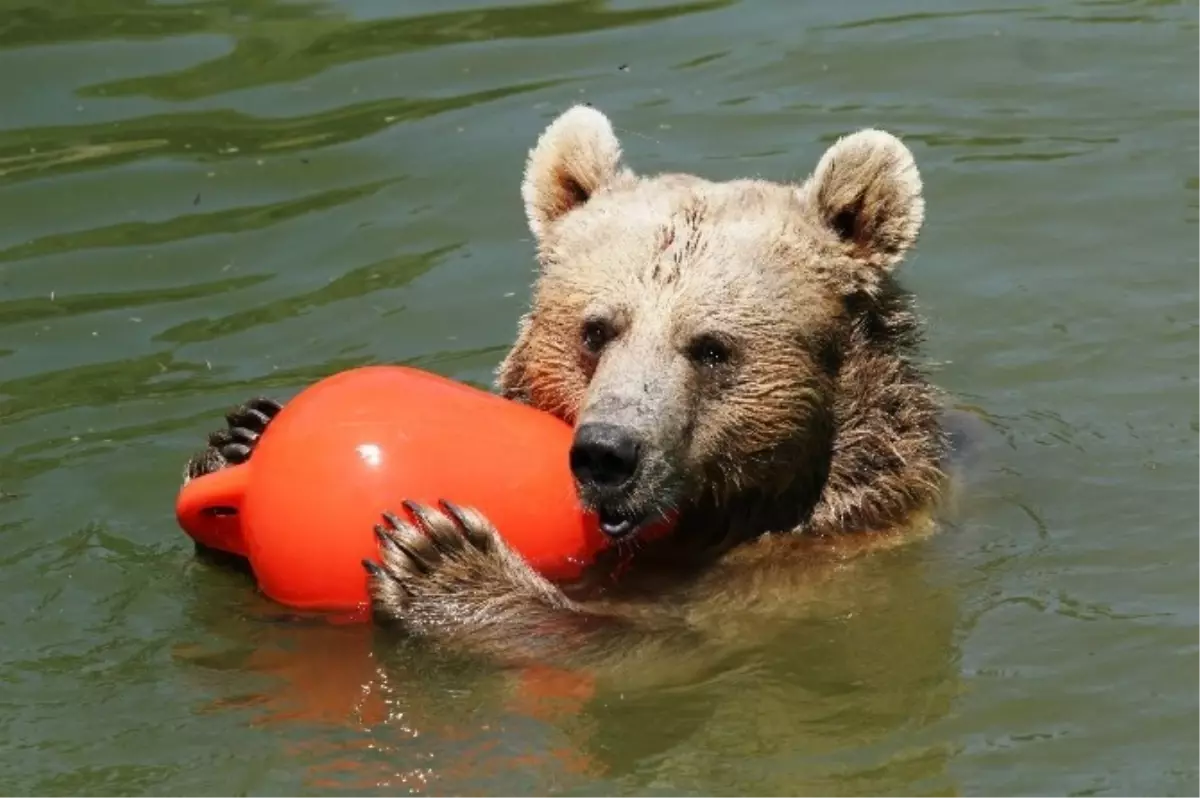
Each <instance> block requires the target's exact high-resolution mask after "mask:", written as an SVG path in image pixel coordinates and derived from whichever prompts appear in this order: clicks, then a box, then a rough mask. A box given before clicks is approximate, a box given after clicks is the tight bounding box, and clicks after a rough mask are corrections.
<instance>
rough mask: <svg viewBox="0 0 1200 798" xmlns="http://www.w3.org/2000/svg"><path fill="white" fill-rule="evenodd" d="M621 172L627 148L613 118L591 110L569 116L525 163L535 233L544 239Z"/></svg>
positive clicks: (529, 212)
mask: <svg viewBox="0 0 1200 798" xmlns="http://www.w3.org/2000/svg"><path fill="white" fill-rule="evenodd" d="M620 171H621V143H620V142H619V141H617V137H616V135H615V134H614V133H613V129H612V125H611V124H610V123H609V121H608V117H606V116H605V115H604V114H602V113H600V112H599V111H597V110H596V109H595V108H592V107H590V106H586V105H577V106H575V107H573V108H571V109H570V110H568V111H566V112H564V113H563V114H562V115H561V116H560V117H558V119H555V120H554V121H553V122H552V123H550V126H549V127H548V128H546V130H545V132H544V133H542V135H541V136H540V137H539V138H538V142H537V144H536V145H535V146H534V148H533V149H532V150H530V152H529V160H528V161H527V162H526V164H525V180H524V181H523V182H522V183H521V197H522V198H523V199H524V200H525V214H526V216H527V217H528V218H529V229H530V230H532V231H533V234H534V236H536V237H537V238H538V239H541V238H542V237H543V236H544V235H545V233H546V230H547V229H548V228H549V226H550V225H551V224H553V223H554V222H555V221H557V220H558V219H560V218H562V217H563V216H564V215H566V214H567V212H569V211H571V210H573V209H575V208H577V207H579V206H581V205H583V204H584V203H585V202H587V201H588V200H589V199H590V198H591V196H592V194H594V193H595V192H596V191H597V190H598V189H600V188H602V187H603V186H604V185H605V184H607V183H608V182H609V181H611V180H612V179H613V178H614V177H616V176H617V174H618V173H619V172H620Z"/></svg>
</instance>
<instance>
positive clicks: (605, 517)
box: [596, 507, 643, 540]
mask: <svg viewBox="0 0 1200 798" xmlns="http://www.w3.org/2000/svg"><path fill="white" fill-rule="evenodd" d="M596 515H597V517H598V518H599V520H600V531H601V532H603V533H604V534H605V535H607V536H608V537H610V538H612V539H613V540H622V539H624V538H627V537H630V536H632V535H633V534H634V533H635V532H637V531H638V529H639V528H640V527H641V526H643V524H642V523H640V522H639V520H638V518H637V517H636V516H633V515H631V514H629V513H625V512H620V511H618V510H615V509H613V508H610V507H600V508H598V509H597V511H596Z"/></svg>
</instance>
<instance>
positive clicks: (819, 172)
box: [801, 130, 925, 270]
mask: <svg viewBox="0 0 1200 798" xmlns="http://www.w3.org/2000/svg"><path fill="white" fill-rule="evenodd" d="M801 191H802V192H805V193H806V194H807V195H808V198H809V200H810V202H811V203H812V207H813V208H814V209H815V210H816V213H817V215H818V217H819V218H820V221H821V222H822V224H824V225H825V226H826V227H827V228H828V229H829V230H831V231H832V232H833V233H834V234H835V235H836V236H837V237H838V238H839V239H841V240H842V241H843V242H845V243H846V244H847V245H848V246H849V247H850V248H851V250H852V252H853V253H854V256H855V257H856V258H857V259H858V260H860V261H862V262H863V263H865V264H867V265H869V266H872V267H875V268H883V269H885V270H886V269H891V268H893V267H894V266H895V265H896V264H897V263H899V262H900V260H901V259H902V258H903V257H904V255H905V253H906V252H907V251H908V250H909V249H910V248H911V247H912V245H913V244H914V243H915V242H916V239H917V234H918V233H919V232H920V230H921V223H922V221H923V220H924V218H925V200H924V199H923V198H922V196H921V175H920V173H918V171H917V165H916V163H915V162H914V160H913V156H912V153H911V152H910V151H909V149H908V147H906V146H904V144H903V143H902V142H901V141H900V139H898V138H896V137H895V136H893V135H891V134H890V133H885V132H883V131H882V130H860V131H859V132H857V133H855V134H853V135H850V136H845V137H844V138H841V139H838V141H837V142H835V143H834V144H833V146H831V147H830V148H829V150H828V151H826V153H825V154H824V155H823V156H822V157H821V160H820V162H819V163H818V164H817V168H816V170H815V171H814V172H813V175H812V177H810V178H809V179H808V181H807V182H806V183H805V184H804V186H803V188H802V189H801Z"/></svg>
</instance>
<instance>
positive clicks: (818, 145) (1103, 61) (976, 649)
mask: <svg viewBox="0 0 1200 798" xmlns="http://www.w3.org/2000/svg"><path fill="white" fill-rule="evenodd" d="M1197 30H1198V24H1197V8H1196V6H1195V4H1194V3H1184V2H1182V0H1180V1H1178V2H1174V1H1172V0H1081V1H1079V2H1075V1H1074V0H1054V1H1053V2H1044V3H1033V4H1029V3H1020V4H1007V5H1005V4H995V3H992V4H987V3H976V4H974V5H971V4H967V5H964V4H962V3H955V2H949V0H934V1H933V2H926V3H920V4H917V3H900V4H896V3H882V2H869V3H857V4H813V3H808V4H796V3H789V2H784V1H783V0H763V2H759V3H749V2H736V1H735V0H708V1H707V2H704V1H702V0H697V1H694V2H683V1H679V0H677V1H675V2H671V0H667V2H655V3H629V2H604V1H602V0H567V2H529V3H505V2H503V1H502V0H500V1H497V0H470V1H469V2H449V3H442V2H426V1H425V0H421V1H420V2H412V3H405V4H395V3H389V2H385V0H300V1H299V2H294V1H289V2H284V0H184V2H150V0H125V1H124V2H110V1H109V2H95V1H92V2H79V1H78V0H58V1H56V2H52V3H51V2H32V0H16V1H15V2H9V3H6V4H5V5H4V14H3V21H2V22H0V71H2V72H3V74H5V75H9V76H15V77H14V79H12V80H8V81H0V104H3V106H4V108H5V115H4V118H3V119H2V120H0V207H2V208H3V209H4V220H5V224H3V225H0V563H3V565H4V567H5V579H4V587H3V597H4V599H5V607H6V610H7V612H6V613H5V614H4V616H3V617H2V618H0V624H3V632H4V637H5V648H4V653H3V655H0V673H2V674H3V677H4V684H5V688H6V689H5V695H4V698H3V699H2V703H3V709H4V711H3V712H0V733H3V734H4V735H5V739H7V740H9V741H10V745H9V748H10V756H9V757H8V758H7V759H6V764H7V765H8V768H7V770H5V772H4V775H5V777H6V778H5V781H4V783H5V784H8V785H10V789H11V790H12V791H14V792H25V793H32V794H42V793H54V794H57V793H70V794H106V793H119V794H133V793H152V792H153V793H156V794H158V793H161V792H163V791H164V790H166V791H169V792H171V793H180V794H185V793H194V794H208V793H213V792H219V793H239V794H243V793H255V794H261V793H285V792H286V793H291V794H296V793H312V792H349V793H356V794H357V793H363V792H368V793H394V792H400V791H408V792H416V793H438V794H442V793H459V794H462V793H505V794H523V793H549V792H554V793H566V792H570V793H593V792H596V793H600V792H605V793H608V794H612V793H616V794H627V793H640V794H644V793H680V792H696V793H703V794H725V793H737V794H748V793H754V794H807V793H819V794H863V793H868V794H882V793H906V794H913V793H920V794H927V793H948V792H954V793H984V794H1047V793H1054V794H1068V793H1088V794H1096V793H1116V794H1194V793H1195V792H1196V791H1197V783H1198V781H1197V769H1196V766H1195V751H1196V749H1197V745H1198V744H1200V740H1198V739H1197V731H1196V730H1197V727H1198V722H1197V692H1196V681H1195V674H1196V670H1197V667H1198V665H1200V663H1198V658H1197V645H1196V630H1197V622H1198V616H1197V610H1196V602H1195V596H1196V578H1197V577H1196V569H1195V563H1196V561H1197V559H1198V558H1200V551H1198V550H1197V539H1196V535H1195V530H1196V528H1197V526H1198V525H1200V518H1198V517H1197V504H1196V485H1197V482H1198V480H1200V474H1198V472H1197V459H1198V458H1197V454H1198V452H1197V431H1198V430H1200V414H1198V413H1197V409H1196V391H1197V362H1198V355H1197V331H1198V330H1200V324H1198V323H1197V312H1196V306H1197V305H1196V303H1197V269H1196V225H1197V208H1198V207H1200V202H1198V200H1197V191H1198V186H1200V173H1198V170H1197V165H1196V164H1197V135H1196V133H1197V131H1196V118H1197V99H1196V98H1197V96H1198V94H1200V91H1198V87H1197V83H1196V77H1197V73H1198V65H1197V59H1196V50H1197V48H1196V34H1197ZM579 101H588V102H592V103H594V104H596V105H598V106H600V107H601V108H603V109H604V110H605V111H606V112H607V113H609V114H610V115H611V117H612V118H613V120H614V123H615V124H616V126H617V127H618V128H619V130H620V132H621V135H622V138H623V141H624V143H625V146H626V149H627V154H628V156H629V158H630V161H631V163H632V164H633V165H634V166H635V167H637V168H640V169H644V170H648V171H649V170H678V171H693V172H700V173H703V174H706V175H708V176H711V177H714V178H720V179H726V178H733V177H744V176H762V177H768V178H778V179H800V178H801V177H802V176H803V175H804V174H805V173H806V172H807V170H808V169H810V168H811V166H812V164H813V162H814V161H815V159H816V158H817V157H818V156H819V154H820V152H821V151H822V150H823V148H824V146H825V145H827V144H828V143H829V142H830V141H832V140H833V139H835V138H836V137H838V136H840V135H842V134H844V133H847V132H850V131H852V130H854V129H856V128H859V127H865V126H878V127H884V128H888V129H890V130H893V131H895V132H897V133H899V134H902V135H903V136H904V137H905V138H906V140H907V141H908V142H909V143H910V144H911V146H912V147H913V149H914V152H915V154H916V156H917V160H918V163H919V164H920V166H921V170H922V176H923V179H924V181H925V186H926V192H927V201H928V222H927V227H926V230H925V232H924V234H923V238H922V241H921V244H920V251H919V253H918V254H917V255H916V257H914V258H913V259H912V262H911V263H910V264H908V265H906V267H905V273H904V275H903V277H904V279H905V280H906V281H907V282H908V284H909V286H910V287H911V288H913V289H914V290H915V292H916V294H917V296H918V297H919V299H920V301H921V304H922V310H923V311H924V313H925V314H926V315H927V316H928V317H929V319H930V321H931V328H930V338H929V345H928V348H927V352H926V354H927V355H928V358H929V360H930V362H931V366H932V367H933V368H934V369H935V372H934V373H935V377H936V380H937V381H938V383H939V384H941V385H942V386H944V387H945V388H947V389H948V390H949V391H950V392H951V393H952V400H951V401H952V402H953V404H954V405H955V406H956V408H957V410H958V411H959V412H960V416H961V419H960V422H961V430H959V431H960V432H962V433H963V435H962V436H961V437H962V438H963V440H965V441H966V442H967V443H968V444H969V446H968V447H967V449H966V450H965V455H964V458H963V460H962V463H961V469H962V474H961V476H962V484H963V486H964V487H963V490H962V491H961V492H960V493H959V494H958V495H956V496H955V503H956V507H955V513H954V516H953V519H952V522H951V523H949V524H948V525H947V528H946V529H945V531H944V533H943V534H942V535H940V536H937V537H935V538H933V539H932V540H929V541H925V542H922V543H920V544H918V545H915V546H913V547H911V548H909V549H906V550H904V551H897V552H889V553H887V554H884V555H881V556H879V557H873V558H870V559H869V560H866V561H863V562H859V563H854V564H848V565H847V566H846V567H845V568H844V569H843V570H840V571H837V572H832V573H822V574H819V575H818V574H812V575H809V576H810V577H811V578H808V579H807V588H806V590H805V591H803V592H802V593H799V594H797V598H796V612H795V613H794V615H793V617H791V618H789V619H788V620H787V621H786V622H784V621H779V620H775V621H764V620H763V619H761V618H757V617H753V616H742V615H736V616H735V615H734V614H733V613H731V614H730V617H729V618H728V624H729V627H730V628H729V631H730V632H731V634H730V636H729V645H728V646H722V647H720V648H719V649H715V650H712V651H697V652H694V657H693V658H692V659H691V660H689V661H688V662H686V663H679V664H678V667H676V663H671V662H667V661H664V662H655V663H649V664H651V665H654V666H657V670H655V669H654V668H647V669H646V671H645V672H639V673H623V674H611V673H574V672H570V673H569V672H560V671H554V670H550V669H545V668H526V669H511V670H497V669H496V668H494V667H491V666H489V665H488V664H486V663H480V662H475V661H461V660H455V659H452V658H448V657H446V656H445V655H443V654H440V653H438V652H435V651H429V650H427V649H425V648H423V647H420V646H415V645H408V644H404V643H398V642H397V641H394V640H389V639H387V638H384V637H379V636H376V635H374V634H372V632H371V630H369V629H367V628H365V627H357V626H347V625H337V624H330V623H327V622H324V621H316V620H314V619H307V618H294V617H289V616H287V615H286V614H284V613H281V612H280V610H279V609H278V608H277V607H274V606H272V605H270V604H269V603H267V602H266V601H265V600H264V599H262V598H261V597H258V596H256V594H255V593H254V591H253V588H252V584H251V581H250V580H249V579H248V578H247V576H246V575H245V574H242V573H238V572H236V571H233V570H230V569H228V568H222V567H216V566H215V565H214V564H213V563H211V562H208V561H201V560H197V559H196V558H195V557H194V556H193V552H192V550H191V548H190V546H189V544H188V542H187V540H186V538H185V537H184V536H183V535H181V534H180V533H179V532H178V530H177V529H176V527H175V523H174V519H173V516H172V512H171V500H172V499H173V497H174V493H175V490H176V488H177V485H178V475H179V471H180V468H181V465H182V462H183V459H184V458H185V457H186V456H187V455H188V454H189V453H191V452H192V451H193V450H194V449H195V447H196V446H198V445H199V443H200V441H201V440H202V436H203V435H204V433H205V432H206V431H207V430H208V429H210V428H211V427H212V426H213V424H214V423H215V422H216V421H218V420H219V418H220V413H221V412H222V411H223V410H224V409H225V408H226V407H228V406H229V405H231V404H233V403H234V402H237V401H240V400H242V399H244V398H246V397H247V396H249V395H252V394H258V393H267V394H271V395H276V396H279V397H283V398H286V397H288V396H290V395H292V394H294V393H295V392H296V391H297V390H299V389H300V388H301V387H302V386H303V385H305V384H307V383H309V382H312V381H313V380H316V379H318V378H320V377H322V376H324V375H327V374H329V373H331V372H333V371H337V370H340V369H344V368H349V367H351V366H356V365H361V364H365V363H375V362H403V363H411V364H414V365H417V366H420V367H422V368H428V369H431V370H434V371H438V372H441V373H444V374H448V375H450V376H453V377H455V378H458V379H462V380H465V381H468V382H471V383H473V384H476V385H485V384H486V383H487V382H488V380H489V379H490V374H491V371H492V369H493V368H494V366H495V364H496V363H497V362H498V361H499V360H500V358H501V357H502V356H503V354H504V352H505V351H506V349H507V346H508V345H509V344H510V343H511V340H512V336H513V333H514V330H515V321H516V319H517V318H518V316H519V314H520V313H521V312H522V311H523V310H524V308H525V307H526V304H527V299H528V286H529V282H530V278H531V276H532V268H533V261H532V251H531V243H530V240H529V235H528V233H527V230H526V228H525V226H524V220H523V218H522V210H521V205H520V201H519V194H518V186H519V181H520V174H521V168H522V164H523V159H524V157H525V153H526V152H527V150H528V148H529V147H530V146H531V145H532V143H533V142H534V140H535V138H536V136H537V134H538V133H539V132H540V130H541V129H542V127H543V126H544V125H545V124H546V122H547V121H548V119H549V118H551V117H552V116H553V115H554V114H556V113H557V112H558V111H559V110H561V109H562V108H564V107H565V106H567V105H568V104H570V103H574V102H579ZM956 429H957V427H956ZM735 643H736V645H735Z"/></svg>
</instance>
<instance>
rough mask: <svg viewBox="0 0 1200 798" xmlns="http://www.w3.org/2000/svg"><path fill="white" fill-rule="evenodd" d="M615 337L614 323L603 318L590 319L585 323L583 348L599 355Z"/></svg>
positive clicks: (581, 335) (582, 332)
mask: <svg viewBox="0 0 1200 798" xmlns="http://www.w3.org/2000/svg"><path fill="white" fill-rule="evenodd" d="M612 339H613V328H612V325H611V324H609V323H608V322H606V321H604V320H603V319H588V320H587V321H585V322H584V323H583V329H582V330H581V331H580V340H581V342H582V343H583V348H584V349H586V350H587V351H588V352H590V353H591V354H593V355H598V354H600V352H601V351H602V350H603V349H604V347H605V346H607V345H608V342H609V341H611V340H612Z"/></svg>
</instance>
